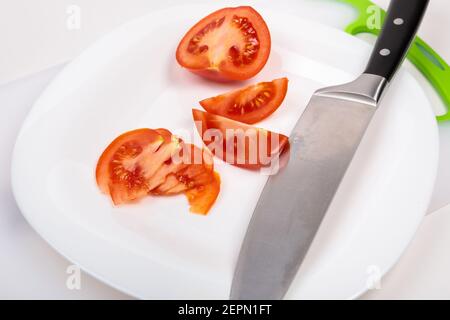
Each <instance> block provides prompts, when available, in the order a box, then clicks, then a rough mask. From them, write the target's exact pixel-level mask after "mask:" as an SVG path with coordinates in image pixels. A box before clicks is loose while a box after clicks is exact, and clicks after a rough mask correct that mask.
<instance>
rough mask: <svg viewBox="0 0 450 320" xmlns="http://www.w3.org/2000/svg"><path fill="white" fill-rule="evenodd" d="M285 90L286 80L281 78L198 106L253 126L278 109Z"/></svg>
mask: <svg viewBox="0 0 450 320" xmlns="http://www.w3.org/2000/svg"><path fill="white" fill-rule="evenodd" d="M287 88H288V79H287V78H281V79H276V80H273V81H272V82H260V83H257V84H254V85H251V86H248V87H245V88H243V89H240V90H235V91H231V92H228V93H225V94H222V95H219V96H217V97H213V98H209V99H205V100H202V101H200V104H201V106H202V107H203V108H205V110H206V111H208V112H210V113H214V114H217V115H219V116H223V117H226V118H230V119H233V120H236V121H240V122H244V123H248V124H253V123H256V122H258V121H261V120H263V119H265V118H267V117H268V116H270V115H271V114H272V113H274V112H275V110H277V109H278V107H279V106H280V105H281V103H282V102H283V100H284V98H285V97H286V92H287Z"/></svg>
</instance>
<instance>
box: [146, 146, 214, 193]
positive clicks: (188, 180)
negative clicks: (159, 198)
mask: <svg viewBox="0 0 450 320" xmlns="http://www.w3.org/2000/svg"><path fill="white" fill-rule="evenodd" d="M166 168H167V169H166ZM162 170H165V171H166V172H165V173H164V174H166V178H165V180H164V182H163V183H161V184H160V185H159V186H158V187H157V188H155V189H154V190H152V191H151V193H152V194H158V195H171V194H178V193H182V192H184V191H186V190H189V189H191V188H196V187H199V186H204V185H207V184H209V183H210V182H211V180H213V173H214V165H213V160H212V157H211V155H210V153H209V151H206V150H204V149H200V148H197V147H196V146H194V145H192V144H184V145H183V148H182V151H181V152H180V156H179V158H176V157H173V159H172V160H171V162H170V163H168V164H165V165H164V166H163V169H162ZM160 171H161V170H160Z"/></svg>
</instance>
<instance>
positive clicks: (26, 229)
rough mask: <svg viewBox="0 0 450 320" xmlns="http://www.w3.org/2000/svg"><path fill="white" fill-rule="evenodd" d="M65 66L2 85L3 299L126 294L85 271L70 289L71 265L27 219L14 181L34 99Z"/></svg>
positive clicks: (0, 279) (0, 253) (0, 224)
mask: <svg viewBox="0 0 450 320" xmlns="http://www.w3.org/2000/svg"><path fill="white" fill-rule="evenodd" d="M59 71H60V67H58V68H53V69H49V70H47V71H45V72H43V73H40V74H39V75H37V76H34V77H30V78H28V79H25V80H22V81H20V82H16V83H11V84H9V85H7V86H4V87H2V88H0V106H1V107H2V111H3V112H4V115H8V116H3V117H0V137H1V139H0V146H1V148H2V150H3V154H4V156H2V157H0V261H1V272H0V299H101V298H108V299H124V298H127V296H126V295H124V294H122V293H120V292H118V291H116V290H112V289H111V288H110V287H108V286H106V285H104V284H103V283H101V282H99V281H97V280H94V279H93V278H92V277H90V276H88V275H87V274H85V273H84V272H83V273H82V276H81V288H80V290H69V289H68V288H67V286H66V281H67V278H68V276H69V274H67V273H66V270H67V268H68V267H69V266H70V265H71V263H70V262H68V261H67V260H66V259H64V258H63V257H61V256H60V255H59V254H58V253H57V252H56V251H55V250H54V249H52V248H51V247H50V246H49V245H48V244H47V243H46V242H45V241H44V240H43V239H42V238H41V237H40V236H39V235H38V234H37V233H36V232H35V231H34V230H33V229H32V228H31V226H30V225H29V224H28V223H27V222H26V221H25V219H24V217H23V215H22V214H21V213H20V211H19V209H18V208H17V205H16V202H15V200H14V199H13V195H12V191H11V186H10V168H11V153H12V149H13V145H14V141H15V139H16V136H17V134H18V132H19V128H20V127H21V125H22V122H23V120H24V119H25V116H26V114H27V113H28V111H29V110H30V107H31V104H32V103H33V102H34V101H35V100H36V98H37V97H38V96H39V95H40V94H41V93H42V90H43V89H44V87H45V86H46V85H47V83H48V81H50V79H52V78H53V77H54V76H55V75H56V74H57V72H59Z"/></svg>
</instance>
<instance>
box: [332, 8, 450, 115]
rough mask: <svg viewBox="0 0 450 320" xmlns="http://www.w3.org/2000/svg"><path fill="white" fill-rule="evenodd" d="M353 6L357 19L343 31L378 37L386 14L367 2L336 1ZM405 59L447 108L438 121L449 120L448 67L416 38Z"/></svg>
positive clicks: (449, 77) (449, 85)
mask: <svg viewBox="0 0 450 320" xmlns="http://www.w3.org/2000/svg"><path fill="white" fill-rule="evenodd" d="M338 1H340V2H345V3H348V4H350V5H351V6H353V7H354V8H355V9H356V10H357V11H358V13H359V16H358V18H357V19H356V20H355V21H353V22H352V23H351V24H349V25H348V26H347V27H346V29H345V31H346V32H348V33H350V34H352V35H356V34H359V33H371V34H373V35H376V36H378V35H379V33H380V29H381V26H382V25H383V22H384V19H385V17H386V12H385V11H384V10H383V9H381V8H380V7H378V6H377V5H376V4H374V3H373V2H372V1H369V0H338ZM374 14H379V19H380V23H379V25H378V26H377V24H376V23H375V24H373V23H369V22H370V21H372V22H373V19H374ZM407 58H408V59H409V60H410V61H411V62H412V63H413V64H414V65H415V66H416V67H417V69H419V70H420V72H422V74H423V75H424V76H425V78H427V79H428V81H429V82H430V83H431V85H432V86H433V88H434V89H435V90H436V92H437V93H438V94H439V96H440V97H441V99H442V101H443V102H444V104H445V105H446V107H447V112H446V113H445V114H444V115H440V116H437V120H438V121H449V120H450V67H449V66H448V64H447V63H446V62H445V61H444V59H442V58H441V57H440V56H439V55H438V54H437V53H436V51H434V50H433V49H432V48H431V47H430V46H429V45H428V44H426V42H425V41H423V40H422V39H420V38H419V37H416V38H415V40H414V42H413V44H412V45H411V48H410V49H409V51H408V55H407Z"/></svg>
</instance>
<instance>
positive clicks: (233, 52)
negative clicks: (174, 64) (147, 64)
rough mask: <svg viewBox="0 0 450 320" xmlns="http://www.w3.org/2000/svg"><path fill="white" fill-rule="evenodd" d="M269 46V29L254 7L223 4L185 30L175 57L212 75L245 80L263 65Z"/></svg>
mask: <svg viewBox="0 0 450 320" xmlns="http://www.w3.org/2000/svg"><path fill="white" fill-rule="evenodd" d="M270 47H271V39H270V32H269V29H268V28H267V25H266V23H265V22H264V19H263V18H262V17H261V15H260V14H259V13H258V12H257V11H256V10H255V9H253V8H252V7H248V6H243V7H236V8H224V9H221V10H218V11H216V12H213V13H211V14H210V15H208V16H207V17H205V18H203V19H202V20H200V21H199V22H198V23H197V24H195V25H194V26H193V27H192V28H191V29H190V30H189V31H188V32H187V33H186V35H185V36H184V37H183V39H182V40H181V42H180V44H179V45H178V48H177V53H176V58H177V61H178V63H179V64H180V65H181V66H182V67H184V68H187V69H189V70H191V71H193V72H194V73H197V74H199V75H201V76H203V77H206V78H209V79H213V80H219V81H227V80H246V79H249V78H251V77H253V76H255V75H256V74H257V73H258V72H259V71H261V69H262V68H263V67H264V65H265V64H266V62H267V59H268V58H269V54H270Z"/></svg>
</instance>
